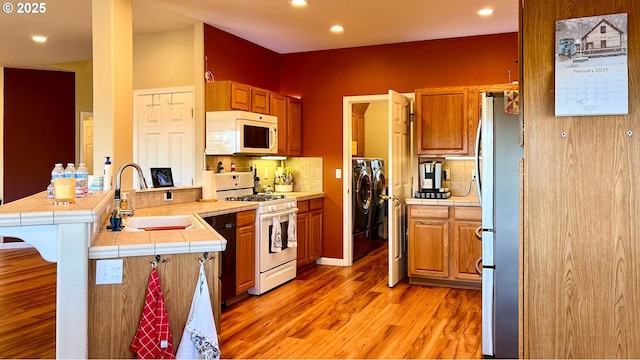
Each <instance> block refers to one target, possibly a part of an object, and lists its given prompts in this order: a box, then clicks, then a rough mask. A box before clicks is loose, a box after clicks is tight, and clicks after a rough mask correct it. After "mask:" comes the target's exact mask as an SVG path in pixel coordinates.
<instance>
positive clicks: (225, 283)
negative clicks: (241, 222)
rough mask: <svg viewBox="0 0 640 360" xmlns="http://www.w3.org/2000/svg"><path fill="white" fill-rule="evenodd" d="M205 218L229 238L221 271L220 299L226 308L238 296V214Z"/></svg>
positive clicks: (224, 236) (223, 235)
mask: <svg viewBox="0 0 640 360" xmlns="http://www.w3.org/2000/svg"><path fill="white" fill-rule="evenodd" d="M205 220H206V221H207V222H208V223H209V225H211V227H212V228H214V229H215V230H216V231H217V232H218V234H220V235H222V237H223V238H225V239H226V240H227V248H226V249H225V251H223V252H222V269H221V271H220V282H221V287H222V291H221V293H220V301H221V302H222V307H223V308H224V307H226V305H227V304H226V302H227V300H229V299H231V298H233V297H234V296H236V214H225V215H218V216H212V217H208V218H205Z"/></svg>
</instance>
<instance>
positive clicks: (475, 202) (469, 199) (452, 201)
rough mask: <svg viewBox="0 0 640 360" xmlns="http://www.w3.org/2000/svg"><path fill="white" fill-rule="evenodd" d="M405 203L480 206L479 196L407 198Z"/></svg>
mask: <svg viewBox="0 0 640 360" xmlns="http://www.w3.org/2000/svg"><path fill="white" fill-rule="evenodd" d="M405 203H406V204H407V205H440V206H480V200H479V199H478V197H477V196H452V197H450V198H448V199H416V198H407V199H406V200H405Z"/></svg>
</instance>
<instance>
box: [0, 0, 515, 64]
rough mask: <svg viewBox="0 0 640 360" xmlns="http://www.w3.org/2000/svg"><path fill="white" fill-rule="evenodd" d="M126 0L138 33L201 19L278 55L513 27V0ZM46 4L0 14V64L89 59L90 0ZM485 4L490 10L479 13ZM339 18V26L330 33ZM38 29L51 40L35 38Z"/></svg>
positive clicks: (508, 30) (57, 0)
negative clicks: (293, 1)
mask: <svg viewBox="0 0 640 360" xmlns="http://www.w3.org/2000/svg"><path fill="white" fill-rule="evenodd" d="M132 1H133V12H134V18H133V27H134V33H136V34H138V33H148V32H157V31H166V30H173V29H178V28H185V27H188V26H191V24H193V23H194V22H195V21H203V22H205V23H207V24H210V25H212V26H215V27H217V28H219V29H221V30H224V31H226V32H229V33H231V34H234V35H237V36H239V37H241V38H244V39H246V40H249V41H251V42H253V43H256V44H258V45H261V46H263V47H265V48H268V49H271V50H273V51H275V52H278V53H281V54H285V53H293V52H303V51H313V50H326V49H336V48H346V47H355V46H365V45H377V44H388V43H398V42H407V41H417V40H430V39H442V38H452V37H462V36H473V35H483V34H497V33H506V32H516V31H518V1H519V0H311V3H310V5H309V6H307V7H305V8H294V7H292V6H290V5H289V3H288V0H132ZM14 3H15V2H14ZM46 7H47V8H46V12H45V13H44V14H16V13H15V9H14V12H13V13H11V14H6V13H0V44H2V51H0V65H2V66H14V67H37V66H39V65H44V64H52V63H59V62H67V61H77V60H88V59H91V1H90V0H54V1H49V2H46ZM483 7H491V8H493V9H494V10H495V12H494V14H493V15H492V16H490V17H487V18H482V17H480V16H478V15H477V14H476V12H477V11H478V10H479V9H480V8H483ZM337 23H339V24H341V25H342V26H344V28H345V31H344V33H342V34H332V33H330V32H329V27H331V26H332V25H334V24H337ZM36 34H41V35H46V36H48V37H49V39H50V40H49V41H48V42H47V43H45V44H35V43H33V42H32V41H31V36H32V35H36Z"/></svg>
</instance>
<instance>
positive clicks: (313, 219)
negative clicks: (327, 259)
mask: <svg viewBox="0 0 640 360" xmlns="http://www.w3.org/2000/svg"><path fill="white" fill-rule="evenodd" d="M322 207H323V202H322V199H313V200H311V201H309V208H310V209H311V210H310V211H309V260H311V261H314V260H315V259H317V258H319V257H321V256H322Z"/></svg>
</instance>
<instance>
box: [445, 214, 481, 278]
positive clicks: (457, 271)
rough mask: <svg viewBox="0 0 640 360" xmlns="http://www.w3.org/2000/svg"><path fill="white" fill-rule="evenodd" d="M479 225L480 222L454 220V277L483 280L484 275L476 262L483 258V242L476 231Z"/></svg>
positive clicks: (452, 229) (452, 230)
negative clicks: (480, 272) (477, 267)
mask: <svg viewBox="0 0 640 360" xmlns="http://www.w3.org/2000/svg"><path fill="white" fill-rule="evenodd" d="M479 226H480V223H479V222H461V221H454V222H453V226H452V228H451V232H452V235H451V237H452V238H453V249H452V258H453V259H452V261H453V266H452V274H451V275H452V277H453V278H454V279H459V280H477V281H481V280H482V276H481V275H480V274H479V273H478V271H477V270H476V262H477V261H478V259H480V258H482V242H480V241H479V240H478V238H477V237H476V232H475V231H476V228H478V227H479Z"/></svg>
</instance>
